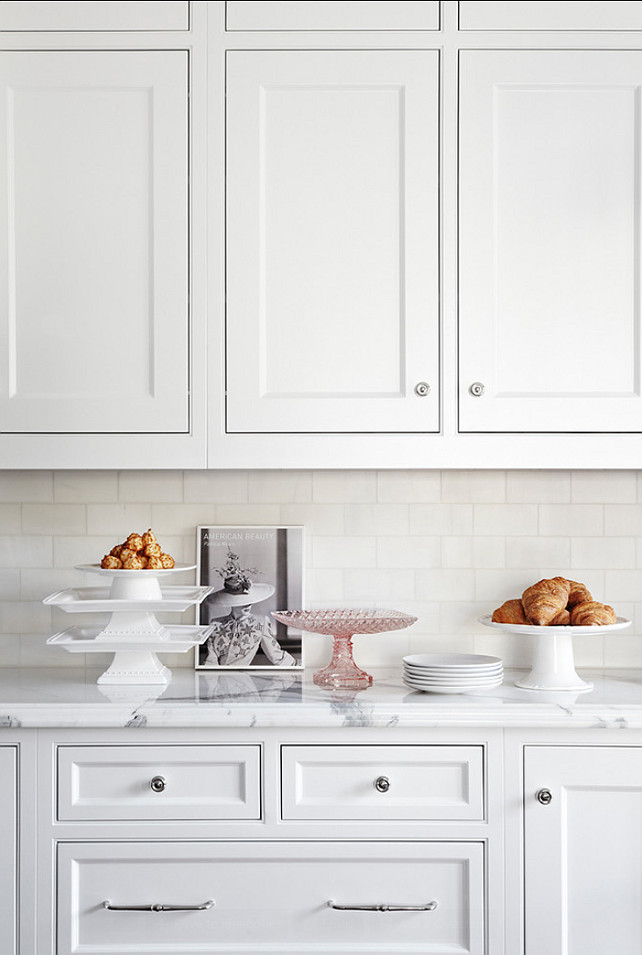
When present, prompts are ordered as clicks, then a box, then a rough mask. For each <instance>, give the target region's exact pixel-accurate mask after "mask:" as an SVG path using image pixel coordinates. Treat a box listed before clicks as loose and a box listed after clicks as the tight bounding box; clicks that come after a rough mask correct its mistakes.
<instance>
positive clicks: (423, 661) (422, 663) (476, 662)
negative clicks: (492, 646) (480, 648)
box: [403, 653, 504, 693]
mask: <svg viewBox="0 0 642 955" xmlns="http://www.w3.org/2000/svg"><path fill="white" fill-rule="evenodd" d="M503 679H504V668H503V665H502V661H501V660H500V658H499V657H490V656H486V655H484V654H481V653H415V654H413V655H412V656H409V657H404V658H403V681H404V683H405V684H406V686H410V687H412V689H413V690H422V691H423V692H424V693H473V692H475V690H485V689H489V688H490V687H493V686H499V685H500V684H501V682H502V680H503Z"/></svg>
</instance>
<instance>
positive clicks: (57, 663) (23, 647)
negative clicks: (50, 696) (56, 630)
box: [20, 634, 113, 668]
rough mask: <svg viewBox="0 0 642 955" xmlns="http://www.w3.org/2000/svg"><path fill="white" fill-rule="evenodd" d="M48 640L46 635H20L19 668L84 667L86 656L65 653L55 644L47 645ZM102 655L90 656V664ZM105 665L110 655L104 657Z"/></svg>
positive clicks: (110, 657) (111, 657)
mask: <svg viewBox="0 0 642 955" xmlns="http://www.w3.org/2000/svg"><path fill="white" fill-rule="evenodd" d="M48 639H49V637H48V635H46V634H21V635H20V666H21V667H52V668H55V667H61V668H66V667H84V666H85V661H86V657H87V654H84V653H67V651H66V650H63V648H62V647H57V646H56V645H55V644H53V645H52V644H49V645H48V644H47V640H48ZM96 656H102V654H94V653H92V654H91V657H92V664H94V663H95V659H94V658H95V657H96ZM105 657H106V660H107V663H106V664H105V665H107V664H108V663H109V661H110V660H111V659H113V655H112V654H106V655H105Z"/></svg>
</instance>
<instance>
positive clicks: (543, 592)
mask: <svg viewBox="0 0 642 955" xmlns="http://www.w3.org/2000/svg"><path fill="white" fill-rule="evenodd" d="M570 590H571V585H570V582H569V581H568V580H566V579H565V578H564V577H553V578H552V579H551V580H547V579H544V580H538V582H537V583H536V584H533V586H532V587H527V589H526V590H525V591H524V593H523V594H522V604H523V606H524V612H525V614H526V617H527V618H528V622H529V623H533V624H535V625H536V626H538V627H545V626H547V625H548V624H550V622H551V620H552V619H553V618H554V617H555V616H556V615H557V614H558V613H559V612H560V610H565V609H566V603H567V601H568V595H569V593H570Z"/></svg>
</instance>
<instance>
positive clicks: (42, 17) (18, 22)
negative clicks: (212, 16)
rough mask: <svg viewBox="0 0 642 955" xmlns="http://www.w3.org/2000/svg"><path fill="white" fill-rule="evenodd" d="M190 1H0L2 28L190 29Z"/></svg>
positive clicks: (66, 29) (44, 29)
mask: <svg viewBox="0 0 642 955" xmlns="http://www.w3.org/2000/svg"><path fill="white" fill-rule="evenodd" d="M187 29H189V3H187V2H184V0H163V2H161V3H149V2H148V0H129V2H128V3H89V2H84V3H82V2H78V0H53V2H52V0H49V2H47V0H43V2H40V3H24V0H7V2H6V3H0V30H36V31H45V32H52V31H54V32H57V31H60V30H65V31H73V32H76V31H78V30H100V31H102V30H187Z"/></svg>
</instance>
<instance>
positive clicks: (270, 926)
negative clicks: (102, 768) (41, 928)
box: [58, 842, 486, 955]
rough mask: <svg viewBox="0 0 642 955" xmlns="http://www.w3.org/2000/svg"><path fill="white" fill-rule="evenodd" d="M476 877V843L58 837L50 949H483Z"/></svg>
mask: <svg viewBox="0 0 642 955" xmlns="http://www.w3.org/2000/svg"><path fill="white" fill-rule="evenodd" d="M483 873H484V850H483V845H482V844H479V843H477V844H476V843H421V842H415V843H412V844H408V843H398V842H394V843H385V842H382V843H374V844H373V843H371V842H322V843H320V842H314V843H305V842H295V843H273V842H264V843H233V842H221V843H207V842H205V843H203V842H201V843H147V844H145V843H139V844H132V843H124V844H119V843H116V844H111V843H109V844H105V843H93V844H85V843H81V844H74V843H62V844H60V845H59V846H58V953H59V955H63V953H65V955H70V953H80V952H92V953H96V955H97V953H105V955H108V953H109V955H112V953H113V955H116V953H118V955H138V952H139V951H141V946H143V949H142V950H143V951H145V952H146V953H154V955H156V953H159V955H160V953H171V955H175V953H176V952H185V953H187V952H201V953H203V952H226V953H228V952H297V953H299V952H321V951H325V952H387V953H391V955H392V953H395V955H396V953H402V952H430V953H435V955H437V953H439V955H445V953H450V952H460V953H464V952H465V953H471V955H473V953H475V955H481V953H482V952H484V951H485V950H486V949H485V946H484V941H483V938H484V928H483V927H484V886H483V883H484V875H483ZM387 906H389V907H390V911H385V910H383V909H384V907H387Z"/></svg>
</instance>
